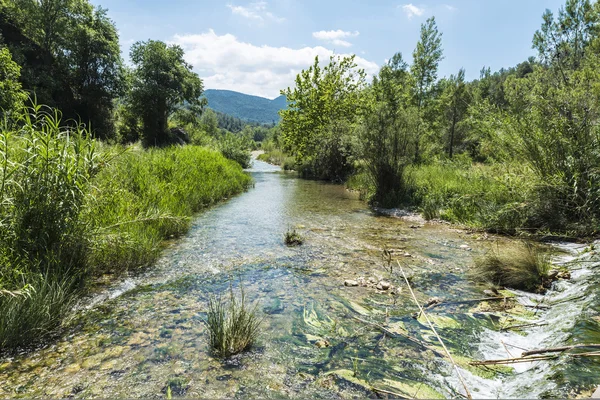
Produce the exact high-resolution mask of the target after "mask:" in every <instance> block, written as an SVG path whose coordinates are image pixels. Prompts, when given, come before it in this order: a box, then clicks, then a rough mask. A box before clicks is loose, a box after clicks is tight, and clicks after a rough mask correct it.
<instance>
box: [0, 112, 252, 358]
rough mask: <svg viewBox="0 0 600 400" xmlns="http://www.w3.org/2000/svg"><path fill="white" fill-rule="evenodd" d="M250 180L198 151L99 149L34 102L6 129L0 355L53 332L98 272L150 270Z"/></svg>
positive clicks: (1, 130)
mask: <svg viewBox="0 0 600 400" xmlns="http://www.w3.org/2000/svg"><path fill="white" fill-rule="evenodd" d="M250 183H251V178H250V177H249V176H248V175H247V174H245V173H244V172H243V171H242V168H241V166H240V165H239V164H238V163H236V162H234V161H230V160H227V159H225V158H224V157H223V156H222V155H221V154H220V153H219V152H218V151H216V150H209V149H206V148H203V147H198V146H185V147H171V148H163V149H150V150H143V149H142V148H141V146H139V145H136V146H133V147H131V148H123V147H113V146H106V145H102V144H101V143H100V142H97V141H95V140H93V139H91V138H90V135H89V134H88V133H87V131H86V130H85V129H84V127H83V126H70V127H69V128H67V127H65V124H64V123H63V122H62V121H60V115H59V114H58V113H57V112H56V111H54V110H50V109H46V108H44V107H39V106H34V107H32V108H31V109H28V110H24V111H23V112H22V114H21V115H20V116H19V118H18V120H17V121H16V122H13V123H9V121H5V123H4V124H3V125H2V126H1V127H0V204H1V207H0V349H9V348H15V347H18V346H23V345H32V344H35V343H36V342H39V341H41V340H43V339H45V338H46V337H48V336H49V335H52V334H53V333H55V332H56V331H57V330H58V329H59V328H60V327H61V325H62V324H63V322H64V318H65V316H67V315H68V314H69V312H70V310H71V309H72V306H73V304H74V302H75V301H76V300H77V298H78V295H79V293H82V292H84V290H85V287H86V283H87V282H88V281H89V278H90V277H92V276H94V275H95V274H103V273H106V272H119V271H123V270H125V269H130V268H137V267H141V266H147V265H150V264H152V263H153V262H154V261H155V260H156V258H157V257H158V256H159V254H160V250H161V242H162V241H164V240H165V239H170V238H174V237H177V236H179V235H181V234H183V233H185V232H186V231H187V229H188V228H189V226H190V218H191V217H192V216H193V215H194V214H195V213H197V212H198V211H200V210H202V209H203V208H205V207H207V206H210V205H211V204H214V203H216V202H218V201H220V200H222V199H224V198H227V197H229V196H231V195H234V194H236V193H239V192H241V191H243V190H244V189H246V188H247V187H248V186H249V185H250Z"/></svg>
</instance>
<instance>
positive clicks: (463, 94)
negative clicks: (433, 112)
mask: <svg viewBox="0 0 600 400" xmlns="http://www.w3.org/2000/svg"><path fill="white" fill-rule="evenodd" d="M443 86H444V89H443V92H442V96H441V101H442V103H443V111H444V117H445V124H444V125H445V126H446V127H447V131H448V132H447V135H448V146H447V149H448V157H450V158H452V156H453V155H454V144H455V141H456V139H457V130H458V127H459V126H460V123H461V122H462V121H463V119H464V118H465V116H466V114H467V109H468V108H469V97H470V96H469V93H468V91H467V86H466V84H465V70H464V69H462V68H461V69H460V70H459V71H458V74H457V75H451V76H450V79H448V80H446V81H445V83H444V85H443Z"/></svg>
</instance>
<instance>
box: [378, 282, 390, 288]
mask: <svg viewBox="0 0 600 400" xmlns="http://www.w3.org/2000/svg"><path fill="white" fill-rule="evenodd" d="M390 286H391V285H390V283H389V282H386V281H381V282H379V283H378V284H377V289H379V290H388V289H389V288H390Z"/></svg>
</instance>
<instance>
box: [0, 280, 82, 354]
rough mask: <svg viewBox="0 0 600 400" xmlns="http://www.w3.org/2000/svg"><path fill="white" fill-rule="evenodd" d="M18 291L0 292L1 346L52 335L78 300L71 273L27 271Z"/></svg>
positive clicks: (8, 346)
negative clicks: (48, 273)
mask: <svg viewBox="0 0 600 400" xmlns="http://www.w3.org/2000/svg"><path fill="white" fill-rule="evenodd" d="M24 280H25V281H26V284H25V286H24V288H23V289H22V290H20V291H19V292H17V293H12V294H8V293H4V294H0V316H1V317H0V348H1V349H6V348H15V347H18V346H22V345H28V344H32V343H35V342H37V341H39V340H40V338H44V337H47V336H49V335H52V334H53V333H55V332H56V331H57V328H58V327H60V325H61V323H62V321H63V320H64V318H65V317H67V316H68V314H69V313H70V312H71V310H72V308H73V306H74V305H75V302H76V301H77V294H76V290H74V286H75V283H76V282H75V277H74V276H68V275H63V276H48V275H46V276H44V275H42V274H28V275H25V276H24Z"/></svg>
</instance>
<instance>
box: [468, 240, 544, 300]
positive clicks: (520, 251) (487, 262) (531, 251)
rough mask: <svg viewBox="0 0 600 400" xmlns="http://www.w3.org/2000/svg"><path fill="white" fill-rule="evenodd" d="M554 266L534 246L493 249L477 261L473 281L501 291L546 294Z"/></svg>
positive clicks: (526, 244)
mask: <svg viewBox="0 0 600 400" xmlns="http://www.w3.org/2000/svg"><path fill="white" fill-rule="evenodd" d="M551 266H552V264H551V263H550V262H549V260H548V257H547V256H546V255H545V254H544V253H543V251H542V249H541V248H540V247H539V246H537V245H535V244H533V243H531V242H521V243H519V244H518V245H515V246H511V247H504V248H499V247H495V248H492V249H490V251H488V253H487V254H485V255H484V256H482V257H479V258H477V259H476V260H475V268H474V270H473V271H472V273H471V274H472V277H473V278H474V279H475V280H477V281H481V282H486V283H491V284H493V285H496V286H499V287H509V288H513V289H520V290H526V291H530V292H537V291H541V290H543V286H542V285H543V283H544V281H545V280H546V279H547V278H548V274H549V272H550V269H551Z"/></svg>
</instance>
